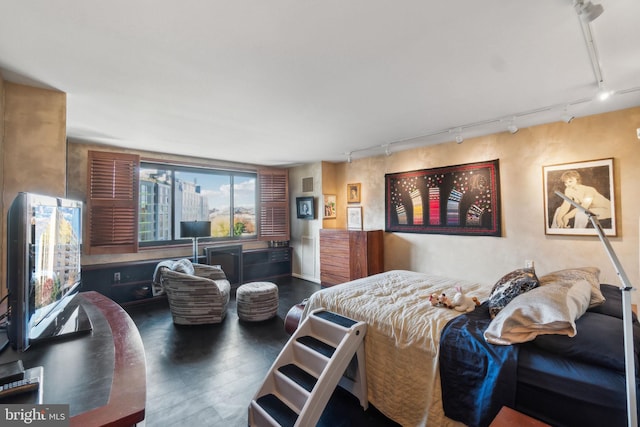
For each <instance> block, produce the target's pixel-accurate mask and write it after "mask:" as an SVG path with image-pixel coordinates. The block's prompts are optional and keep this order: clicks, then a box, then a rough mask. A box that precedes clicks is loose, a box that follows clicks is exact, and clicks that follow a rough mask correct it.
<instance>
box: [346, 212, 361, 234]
mask: <svg viewBox="0 0 640 427" xmlns="http://www.w3.org/2000/svg"><path fill="white" fill-rule="evenodd" d="M347 229H348V230H362V206H349V207H348V208H347Z"/></svg>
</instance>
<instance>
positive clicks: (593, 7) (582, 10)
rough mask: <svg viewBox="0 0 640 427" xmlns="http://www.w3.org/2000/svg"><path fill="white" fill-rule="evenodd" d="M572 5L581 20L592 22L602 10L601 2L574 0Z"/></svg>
mask: <svg viewBox="0 0 640 427" xmlns="http://www.w3.org/2000/svg"><path fill="white" fill-rule="evenodd" d="M573 5H574V7H575V9H576V12H577V13H578V16H579V17H580V19H582V21H583V22H593V21H594V20H595V19H596V18H598V16H600V15H602V12H604V8H603V7H602V5H601V4H593V3H591V2H590V1H588V2H586V3H585V2H584V0H576V1H575V3H574V4H573Z"/></svg>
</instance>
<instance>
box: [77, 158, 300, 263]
mask: <svg viewBox="0 0 640 427" xmlns="http://www.w3.org/2000/svg"><path fill="white" fill-rule="evenodd" d="M88 178H89V179H88V188H87V219H88V221H87V222H88V224H87V225H88V227H87V228H88V230H87V235H88V240H89V244H88V245H87V253H89V254H113V253H134V252H137V251H138V247H139V246H158V245H163V244H171V243H184V241H180V242H178V240H179V239H180V236H179V233H180V221H188V220H209V221H211V224H212V226H211V236H212V239H216V240H239V239H245V238H248V239H258V240H289V208H288V204H289V191H288V171H287V170H286V169H264V170H260V171H259V172H257V173H255V172H234V171H223V170H216V169H207V168H198V167H187V166H181V165H167V164H163V163H154V162H150V161H147V162H141V161H140V158H139V156H137V155H133V154H123V153H113V152H100V151H89V154H88ZM258 189H259V191H258ZM256 212H257V214H256Z"/></svg>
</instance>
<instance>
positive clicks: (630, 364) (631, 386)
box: [556, 191, 638, 427]
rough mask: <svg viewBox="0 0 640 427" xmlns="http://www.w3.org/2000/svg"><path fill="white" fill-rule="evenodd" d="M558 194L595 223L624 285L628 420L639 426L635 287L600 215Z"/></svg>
mask: <svg viewBox="0 0 640 427" xmlns="http://www.w3.org/2000/svg"><path fill="white" fill-rule="evenodd" d="M556 194H557V195H558V196H560V197H562V198H563V199H564V200H565V201H566V202H567V203H570V204H571V205H573V206H574V207H575V208H576V209H578V210H580V211H581V212H583V213H584V214H585V215H586V216H587V217H588V218H589V221H591V224H593V228H595V229H596V232H597V233H598V236H599V237H600V241H601V242H602V244H603V245H604V248H605V250H606V251H607V254H608V255H609V259H610V260H611V262H612V263H613V267H614V268H615V269H616V273H617V274H618V277H619V278H620V281H621V282H622V287H621V288H620V290H621V291H622V319H623V322H622V323H623V325H624V328H623V333H624V366H625V376H626V383H627V421H628V425H629V427H637V425H638V413H637V412H636V411H637V409H636V406H637V401H636V368H635V362H634V357H633V320H632V316H631V291H632V290H633V287H632V286H631V283H630V282H629V278H628V277H627V274H626V273H625V272H624V269H623V268H622V264H620V260H618V257H617V256H616V253H615V252H614V251H613V248H612V247H611V244H610V243H609V239H607V236H606V235H605V234H604V230H603V229H602V226H601V225H600V221H598V217H597V216H596V214H594V213H593V212H591V211H590V210H588V209H585V208H584V207H583V206H580V205H579V204H578V203H576V202H574V201H573V200H571V199H570V198H568V197H567V196H565V195H564V194H562V193H561V192H559V191H556Z"/></svg>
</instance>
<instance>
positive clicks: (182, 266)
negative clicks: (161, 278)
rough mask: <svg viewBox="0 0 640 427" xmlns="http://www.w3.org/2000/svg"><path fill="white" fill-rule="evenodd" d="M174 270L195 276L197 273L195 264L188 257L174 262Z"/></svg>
mask: <svg viewBox="0 0 640 427" xmlns="http://www.w3.org/2000/svg"><path fill="white" fill-rule="evenodd" d="M173 271H177V272H178V273H184V274H189V275H191V276H193V274H194V273H195V269H194V268H193V264H191V261H189V260H188V259H186V258H184V259H179V260H177V261H176V262H174V263H173Z"/></svg>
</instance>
